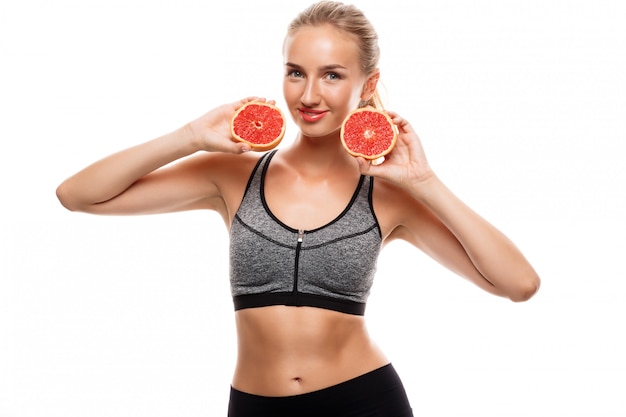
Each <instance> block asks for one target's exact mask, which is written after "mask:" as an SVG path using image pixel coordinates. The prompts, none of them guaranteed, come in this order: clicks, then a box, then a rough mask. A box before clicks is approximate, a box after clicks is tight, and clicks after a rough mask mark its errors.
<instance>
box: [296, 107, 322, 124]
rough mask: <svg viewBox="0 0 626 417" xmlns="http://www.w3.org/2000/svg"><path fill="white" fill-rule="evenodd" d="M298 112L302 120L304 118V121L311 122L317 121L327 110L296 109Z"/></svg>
mask: <svg viewBox="0 0 626 417" xmlns="http://www.w3.org/2000/svg"><path fill="white" fill-rule="evenodd" d="M298 113H299V114H300V117H301V118H302V120H304V121H305V122H309V123H312V122H317V121H318V120H320V119H321V118H322V117H324V116H325V115H326V113H327V111H326V110H313V109H298Z"/></svg>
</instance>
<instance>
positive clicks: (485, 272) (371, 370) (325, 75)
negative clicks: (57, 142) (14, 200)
mask: <svg viewBox="0 0 626 417" xmlns="http://www.w3.org/2000/svg"><path fill="white" fill-rule="evenodd" d="M283 54H284V66H285V67H284V68H285V73H284V84H283V90H284V91H283V92H284V97H285V101H286V104H287V106H288V110H289V113H290V114H291V117H292V118H293V120H294V121H295V123H296V125H297V126H298V128H299V133H298V134H297V136H296V138H295V140H294V142H293V144H292V145H291V146H290V147H288V148H287V149H281V150H279V151H277V152H273V151H272V152H268V153H264V154H262V155H261V154H258V153H254V152H247V151H248V150H249V149H248V146H247V145H246V144H244V143H236V142H234V141H233V140H232V138H231V135H230V130H229V122H230V119H231V117H232V116H233V114H234V112H235V111H236V109H237V108H238V107H240V106H241V105H243V104H244V103H246V102H248V101H251V100H256V98H247V99H244V100H241V101H238V102H235V103H232V104H227V105H223V106H221V107H218V108H216V109H214V110H212V111H210V112H209V113H207V114H206V115H204V116H202V117H201V118H199V119H197V120H194V121H192V122H190V123H188V124H187V125H185V126H183V127H181V128H180V129H178V130H176V131H174V132H172V133H169V134H166V135H164V136H161V137H159V138H156V139H154V140H152V141H149V142H146V143H143V144H140V145H137V146H135V147H132V148H129V149H126V150H123V151H121V152H119V153H116V154H114V155H111V156H109V157H107V158H104V159H102V160H100V161H98V162H96V163H94V164H92V165H90V166H88V167H87V168H85V169H83V170H82V171H80V172H78V173H77V174H75V175H74V176H72V177H70V178H68V179H67V180H66V181H65V182H63V183H62V184H61V185H60V186H59V188H58V190H57V195H58V197H59V199H60V201H61V203H62V204H63V205H64V206H65V207H67V208H68V209H69V210H75V211H83V212H88V213H94V214H149V213H165V212H173V211H181V210H194V209H208V210H214V211H216V212H218V213H219V214H220V215H221V216H222V218H223V219H224V222H225V223H226V225H227V226H228V227H229V229H230V236H231V241H230V262H231V288H232V292H233V300H234V305H235V310H236V312H235V315H236V324H237V335H238V355H237V364H236V368H235V372H234V376H233V380H232V387H231V398H230V405H229V416H231V417H242V416H255V417H262V416H283V415H284V416H291V417H293V416H305V415H311V416H348V415H349V416H364V415H367V416H385V417H392V416H411V415H412V413H411V408H410V405H409V402H408V399H407V396H406V394H405V392H404V389H403V386H402V383H401V382H400V380H399V378H398V376H397V374H396V373H395V371H394V369H393V367H392V365H391V364H390V362H389V360H388V359H387V358H386V357H385V355H384V354H383V353H382V352H381V351H380V350H379V349H377V347H376V346H375V344H374V343H373V341H372V340H370V338H369V336H368V333H367V330H366V326H365V322H364V318H363V314H364V308H365V302H366V299H367V295H368V293H369V289H370V286H371V284H372V279H373V274H374V270H375V267H376V259H377V255H378V253H379V250H380V248H381V246H382V245H383V244H384V243H387V242H390V241H392V240H394V239H402V240H405V241H407V242H409V243H411V244H413V245H414V246H415V247H417V248H419V249H421V250H422V251H424V252H425V253H427V254H428V255H430V256H432V257H433V258H434V259H436V260H437V261H439V262H440V263H441V264H443V265H444V266H446V267H448V268H449V269H451V270H452V271H454V272H455V273H457V274H459V275H461V276H462V277H465V278H467V279H469V280H470V281H472V282H474V283H475V284H476V285H478V286H479V287H481V288H483V289H484V290H486V291H489V292H491V293H493V294H495V295H499V296H503V297H508V298H510V299H511V300H513V301H524V300H527V299H528V298H530V297H531V296H532V295H533V294H534V293H535V292H536V291H537V289H538V287H539V278H538V276H537V274H536V273H535V272H534V270H533V268H532V267H531V266H530V265H529V263H528V262H527V261H526V259H525V258H524V257H523V255H522V254H521V253H520V252H519V251H518V249H517V248H516V247H515V246H514V245H513V244H512V243H511V242H510V241H509V240H508V239H507V238H506V237H505V236H504V235H503V234H502V233H500V232H499V231H498V230H497V229H495V228H494V227H493V226H492V225H490V224H489V223H488V222H486V221H485V220H484V219H482V218H481V217H480V216H478V215H477V214H476V213H475V212H473V211H472V210H471V209H470V208H468V207H467V206H466V205H465V204H463V202H461V201H460V200H459V199H458V198H457V197H456V196H455V195H454V194H453V193H452V192H451V191H450V190H449V189H448V188H446V186H445V185H444V184H443V183H442V182H441V181H440V180H439V178H438V177H437V176H436V175H435V173H434V172H433V171H432V169H431V168H430V166H429V165H428V162H427V160H426V157H425V156H424V152H423V150H422V147H421V144H420V140H419V138H418V136H417V135H416V133H415V132H414V130H413V128H412V127H411V125H410V124H409V123H408V122H407V121H406V120H405V119H404V118H402V117H401V116H400V115H398V114H396V113H393V112H389V115H390V116H391V117H392V119H393V122H394V123H395V124H396V125H397V127H398V129H399V137H398V141H397V144H396V146H395V148H394V150H393V151H392V152H391V153H390V154H389V155H387V157H386V160H385V161H384V163H382V164H380V165H376V166H375V165H371V164H369V163H368V162H367V161H365V160H364V159H361V158H354V157H352V156H350V155H349V154H348V153H346V152H345V151H344V150H343V148H342V145H341V143H340V139H339V129H340V126H341V123H342V121H343V120H344V119H345V117H346V116H347V115H348V113H349V112H350V111H352V110H354V109H355V108H357V107H361V106H365V105H372V106H380V105H379V100H378V99H377V92H376V88H377V83H378V79H379V76H380V74H379V71H378V69H377V65H378V56H379V51H378V45H377V36H376V33H375V31H374V29H373V28H372V26H371V24H370V22H369V21H368V20H367V19H366V18H365V16H363V14H362V13H361V12H360V11H359V10H358V9H356V8H354V7H353V6H346V5H343V4H341V3H335V2H326V1H323V2H320V3H317V4H314V5H312V6H311V7H309V8H308V9H307V10H305V11H304V12H303V13H301V14H300V15H299V16H298V17H297V18H296V19H295V20H294V21H293V22H292V23H291V25H290V26H289V30H288V33H287V36H286V38H285V42H284V50H283ZM259 100H263V99H259ZM179 160H180V161H179ZM174 161H177V162H176V163H173V164H172V162H174ZM166 165H167V166H166ZM347 251H348V252H349V251H354V253H355V254H358V255H359V256H358V257H357V256H354V257H350V256H345V255H344V254H345V253H346V252H347ZM350 258H355V259H356V258H358V260H357V261H356V262H355V263H354V264H352V265H351V264H347V265H346V263H345V262H347V261H346V260H347V259H350ZM278 323H279V325H277V324H278Z"/></svg>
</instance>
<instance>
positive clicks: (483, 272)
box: [359, 113, 540, 301]
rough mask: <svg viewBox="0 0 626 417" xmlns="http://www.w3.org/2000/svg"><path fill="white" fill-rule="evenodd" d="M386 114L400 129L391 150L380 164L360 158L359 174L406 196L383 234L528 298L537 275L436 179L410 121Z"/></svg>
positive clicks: (492, 288)
mask: <svg viewBox="0 0 626 417" xmlns="http://www.w3.org/2000/svg"><path fill="white" fill-rule="evenodd" d="M390 116H392V119H393V120H394V123H395V124H396V125H397V126H398V129H399V132H400V134H399V137H398V141H397V144H396V147H395V148H394V150H393V151H392V152H391V153H390V154H389V155H387V156H386V160H385V162H384V163H383V164H381V165H377V166H373V165H370V164H368V163H367V162H366V161H365V160H363V159H359V165H360V167H361V172H362V173H364V174H367V175H372V176H377V177H381V178H383V179H385V180H387V181H389V182H391V183H392V184H393V185H394V186H395V187H398V188H400V189H401V190H402V192H403V194H405V195H406V196H407V197H406V198H405V202H404V204H402V207H403V208H404V211H402V210H401V213H403V214H401V215H400V217H399V223H398V226H397V227H396V228H395V229H394V230H393V231H392V233H391V235H390V236H389V237H388V238H400V239H403V240H406V241H408V242H409V243H411V244H413V245H415V246H417V247H419V248H421V249H422V250H424V251H425V252H426V253H427V254H429V255H430V256H431V257H433V258H434V259H436V260H437V261H438V262H440V263H441V264H443V265H444V266H446V267H448V268H449V269H451V270H453V271H454V272H456V273H458V274H459V275H461V276H464V277H465V278H468V279H469V280H471V281H472V282H474V283H475V284H477V285H478V286H480V287H481V288H483V289H485V290H487V291H489V292H491V293H494V294H497V295H500V296H504V297H508V298H510V299H511V300H513V301H525V300H528V299H529V298H530V297H532V296H533V295H534V294H535V292H536V291H537V290H538V289H539V283H540V280H539V277H538V275H537V273H536V272H535V271H534V269H533V268H532V266H531V265H530V264H529V262H528V261H527V260H526V258H525V257H524V256H523V255H522V253H521V252H520V251H519V249H518V248H517V247H516V246H515V245H514V244H513V242H511V241H510V240H509V239H508V238H507V237H506V236H505V235H504V234H503V233H502V232H500V231H499V230H498V229H497V228H495V227H494V226H493V225H491V224H490V223H489V222H487V221H486V220H485V219H484V218H482V217H481V216H480V215H478V214H477V213H476V212H474V211H473V210H472V209H471V208H470V207H468V206H467V205H466V204H465V203H463V202H462V201H461V200H460V199H459V198H458V197H457V196H456V195H455V194H454V193H452V192H451V191H450V190H449V189H448V188H447V187H446V185H445V184H444V183H443V182H442V181H440V179H439V178H438V177H437V176H436V175H435V173H434V172H433V171H432V170H431V168H430V166H429V165H428V162H427V160H426V157H425V155H424V151H423V149H422V146H421V143H420V141H419V138H418V137H417V134H415V132H414V131H413V129H412V128H411V126H410V125H409V123H408V122H407V121H406V120H404V119H402V118H401V117H400V116H398V115H397V114H395V113H390Z"/></svg>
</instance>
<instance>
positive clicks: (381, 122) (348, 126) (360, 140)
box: [341, 107, 398, 161]
mask: <svg viewBox="0 0 626 417" xmlns="http://www.w3.org/2000/svg"><path fill="white" fill-rule="evenodd" d="M397 139H398V128H397V127H396V125H395V124H394V123H393V121H392V120H391V118H390V117H389V116H388V115H387V113H385V112H383V111H381V110H378V109H375V108H373V107H363V108H359V109H356V110H354V111H352V112H351V113H350V114H348V116H347V117H346V118H345V120H344V121H343V123H342V125H341V143H342V144H343V147H344V148H345V149H346V151H347V152H348V153H349V154H350V155H352V156H360V157H362V158H365V159H367V160H370V161H381V159H382V158H384V156H385V155H387V154H388V153H389V152H391V150H392V149H393V147H394V146H395V144H396V140H397Z"/></svg>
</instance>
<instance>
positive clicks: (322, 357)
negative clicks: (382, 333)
mask: <svg viewBox="0 0 626 417" xmlns="http://www.w3.org/2000/svg"><path fill="white" fill-rule="evenodd" d="M236 321H237V336H238V355H237V366H236V368H235V375H234V377H233V382H232V385H233V387H234V388H236V389H238V390H241V391H244V392H248V393H253V394H257V395H267V396H285V395H298V394H302V393H306V392H311V391H315V390H319V389H323V388H325V387H328V386H332V385H335V384H338V383H341V382H343V381H346V380H349V379H351V378H354V377H356V376H358V375H362V374H364V373H366V372H369V371H371V370H373V369H376V368H379V367H381V366H383V365H385V364H387V363H388V360H387V359H386V358H385V356H384V355H383V354H382V353H381V352H380V350H379V349H378V348H377V347H376V345H375V344H374V343H373V341H372V340H371V339H370V337H369V335H368V333H367V330H366V327H365V322H364V319H363V317H361V316H356V315H351V314H344V313H339V312H336V311H330V310H324V309H319V308H314V307H289V306H270V307H261V308H254V309H245V310H240V311H237V313H236Z"/></svg>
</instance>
